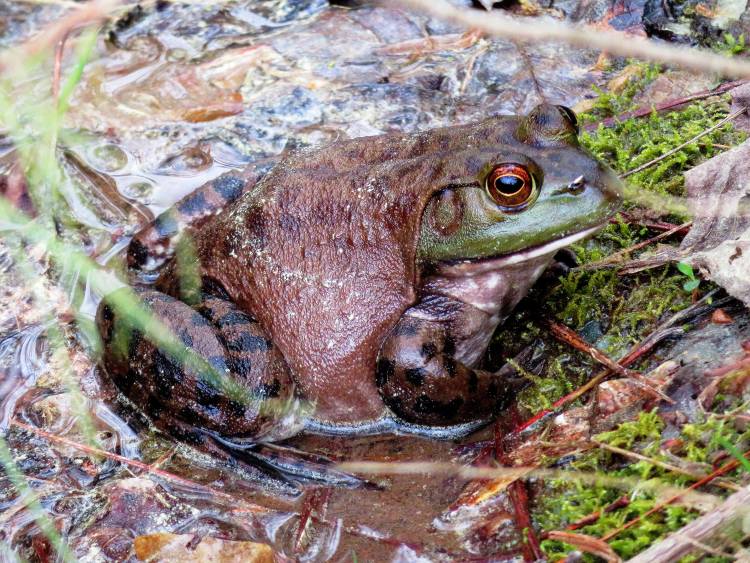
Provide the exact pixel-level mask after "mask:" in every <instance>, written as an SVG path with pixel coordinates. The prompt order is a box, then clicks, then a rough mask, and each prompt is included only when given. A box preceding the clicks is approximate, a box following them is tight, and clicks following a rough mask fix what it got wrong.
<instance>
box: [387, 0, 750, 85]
mask: <svg viewBox="0 0 750 563" xmlns="http://www.w3.org/2000/svg"><path fill="white" fill-rule="evenodd" d="M399 3H400V4H402V5H405V6H409V7H411V8H415V9H419V10H422V11H424V12H427V13H429V14H431V15H433V16H436V17H438V18H441V19H445V20H451V21H454V22H457V23H460V24H463V25H465V26H467V27H471V28H476V29H481V30H482V31H484V32H486V33H488V34H490V35H493V36H495V37H502V38H503V39H508V40H510V41H519V42H540V43H543V42H559V43H567V44H568V45H573V46H575V47H582V48H590V49H598V50H600V51H606V52H607V53H609V54H611V55H616V56H620V57H634V58H638V59H643V60H648V61H654V62H658V63H664V64H669V65H674V66H677V67H680V68H684V69H687V70H692V71H694V72H701V73H706V74H709V73H714V74H718V75H721V76H726V77H733V78H750V63H748V62H746V61H743V60H741V59H736V58H729V57H725V56H723V55H718V54H715V53H711V52H709V51H704V50H701V49H691V48H689V47H677V46H674V45H666V44H663V43H656V42H655V41H651V40H649V39H645V38H642V37H637V36H634V35H629V34H627V33H622V32H619V31H607V30H602V29H600V28H597V27H594V26H592V25H569V24H566V23H562V22H559V21H555V20H552V19H548V18H524V19H522V20H521V19H516V18H513V17H510V16H507V15H504V14H502V13H501V12H499V11H493V12H490V13H487V12H484V11H480V10H466V9H460V8H456V7H455V6H452V5H451V4H450V3H448V2H447V1H446V0H400V1H399Z"/></svg>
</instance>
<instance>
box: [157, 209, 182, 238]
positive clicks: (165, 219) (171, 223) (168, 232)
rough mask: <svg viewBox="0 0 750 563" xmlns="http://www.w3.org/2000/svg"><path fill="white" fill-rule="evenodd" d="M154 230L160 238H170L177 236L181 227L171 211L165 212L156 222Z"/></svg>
mask: <svg viewBox="0 0 750 563" xmlns="http://www.w3.org/2000/svg"><path fill="white" fill-rule="evenodd" d="M154 229H155V230H156V234H158V235H159V237H160V238H169V237H171V236H174V235H176V234H177V231H178V229H179V226H178V224H177V219H175V217H174V215H173V214H172V212H171V211H165V212H164V213H162V214H161V215H159V216H158V217H157V218H156V220H155V221H154Z"/></svg>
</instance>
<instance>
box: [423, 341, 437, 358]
mask: <svg viewBox="0 0 750 563" xmlns="http://www.w3.org/2000/svg"><path fill="white" fill-rule="evenodd" d="M419 353H420V355H421V356H422V358H424V359H425V360H430V359H432V358H434V357H435V355H436V354H437V346H435V344H434V343H433V342H425V343H424V344H422V349H421V350H420V351H419Z"/></svg>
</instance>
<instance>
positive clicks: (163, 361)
mask: <svg viewBox="0 0 750 563" xmlns="http://www.w3.org/2000/svg"><path fill="white" fill-rule="evenodd" d="M154 367H155V369H156V373H155V374H154V375H155V377H154V384H155V386H156V389H155V390H156V392H157V393H158V394H159V396H160V397H161V398H164V399H169V398H170V397H171V396H172V389H173V388H174V385H175V384H176V383H179V382H182V381H184V380H185V379H186V378H187V376H186V374H185V372H184V371H183V370H182V368H180V367H178V366H176V365H175V364H174V362H172V361H171V360H170V359H169V358H167V357H166V356H165V355H164V354H163V353H162V352H160V351H157V352H155V353H154Z"/></svg>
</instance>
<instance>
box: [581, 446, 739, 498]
mask: <svg viewBox="0 0 750 563" xmlns="http://www.w3.org/2000/svg"><path fill="white" fill-rule="evenodd" d="M591 442H592V443H593V444H596V445H597V446H598V447H600V448H602V449H603V450H607V451H610V452H613V453H616V454H619V455H622V456H625V457H629V458H631V459H637V460H639V461H645V462H648V463H650V464H651V465H655V466H657V467H661V468H662V469H666V470H667V471H672V472H674V473H679V474H680V475H684V476H685V477H690V478H691V479H702V478H703V477H705V475H696V474H695V473H693V472H691V471H688V470H686V469H683V468H681V467H677V466H676V465H672V464H671V463H667V462H665V461H661V460H658V459H654V458H652V457H648V456H645V455H642V454H639V453H636V452H631V451H630V450H626V449H623V448H618V447H617V446H610V445H609V444H605V443H604V442H600V441H598V440H593V439H592V440H591ZM714 484H715V485H717V486H719V487H722V488H724V489H728V490H730V491H739V490H740V489H741V487H739V486H738V485H735V484H734V483H730V482H728V481H724V480H723V479H717V480H716V482H715V483H714Z"/></svg>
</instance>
